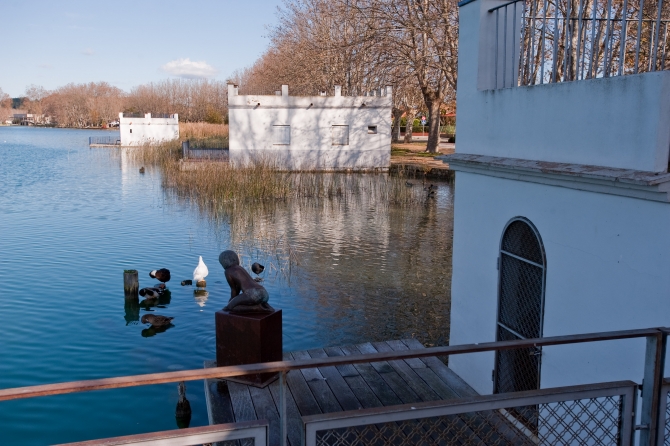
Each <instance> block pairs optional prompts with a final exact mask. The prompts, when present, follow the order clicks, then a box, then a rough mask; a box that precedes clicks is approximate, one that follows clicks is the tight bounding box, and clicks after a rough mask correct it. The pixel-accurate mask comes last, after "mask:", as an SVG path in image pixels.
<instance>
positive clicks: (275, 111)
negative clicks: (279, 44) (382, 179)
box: [228, 85, 391, 170]
mask: <svg viewBox="0 0 670 446" xmlns="http://www.w3.org/2000/svg"><path fill="white" fill-rule="evenodd" d="M277 93H278V94H276V95H238V88H237V86H235V85H228V108H229V112H228V113H229V123H230V127H229V128H230V159H231V161H232V162H239V163H244V162H246V161H248V160H250V159H259V158H264V159H268V160H270V161H272V162H276V163H278V164H279V165H280V166H281V167H283V168H286V169H288V170H349V169H351V170H366V169H388V167H389V163H390V157H391V87H386V89H385V90H383V91H378V92H376V93H374V94H371V95H370V96H357V97H347V96H342V95H341V87H337V86H336V87H335V95H334V96H326V95H325V94H323V95H321V96H289V94H288V86H287V85H283V86H282V90H281V92H279V91H278V92H277Z"/></svg>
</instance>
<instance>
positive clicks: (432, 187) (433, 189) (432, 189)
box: [423, 184, 437, 192]
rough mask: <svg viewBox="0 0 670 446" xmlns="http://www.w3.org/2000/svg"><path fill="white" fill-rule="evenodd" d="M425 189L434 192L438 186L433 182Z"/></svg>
mask: <svg viewBox="0 0 670 446" xmlns="http://www.w3.org/2000/svg"><path fill="white" fill-rule="evenodd" d="M423 190H425V191H426V192H434V191H436V190H437V186H435V185H434V184H431V185H429V186H426V187H424V188H423Z"/></svg>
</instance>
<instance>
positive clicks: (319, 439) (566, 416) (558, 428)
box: [305, 382, 635, 446]
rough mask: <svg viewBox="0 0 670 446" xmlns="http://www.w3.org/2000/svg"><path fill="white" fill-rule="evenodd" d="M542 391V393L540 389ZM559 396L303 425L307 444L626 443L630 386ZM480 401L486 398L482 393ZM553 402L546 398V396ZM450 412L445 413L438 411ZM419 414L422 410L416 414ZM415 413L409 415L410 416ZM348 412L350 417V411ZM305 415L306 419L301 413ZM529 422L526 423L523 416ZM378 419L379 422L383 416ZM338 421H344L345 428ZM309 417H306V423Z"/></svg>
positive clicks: (582, 389)
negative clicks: (312, 426)
mask: <svg viewBox="0 0 670 446" xmlns="http://www.w3.org/2000/svg"><path fill="white" fill-rule="evenodd" d="M542 392H544V394H543V393H542ZM561 392H562V393H563V392H564V393H563V394H562V395H560V396H559V395H558V394H555V395H551V396H549V394H548V393H547V391H535V392H534V395H532V394H533V392H523V393H519V394H518V395H519V397H518V398H509V397H508V398H505V399H503V398H498V399H497V400H495V396H494V397H488V401H487V403H488V406H489V407H494V409H493V410H481V409H478V407H477V404H476V403H464V404H455V405H451V406H445V407H443V408H440V407H437V406H435V405H433V407H431V408H430V409H429V410H428V411H423V410H422V409H423V408H421V407H410V408H407V409H408V410H407V412H406V418H405V419H399V418H402V416H401V414H400V413H399V412H396V413H394V415H395V418H396V420H394V421H387V422H381V423H379V422H377V423H375V422H374V421H376V420H375V418H374V416H371V415H369V414H365V415H362V416H361V417H360V418H361V422H360V424H357V423H356V422H352V421H351V420H345V419H344V418H343V417H341V418H340V420H337V421H334V422H333V421H330V425H326V424H324V423H322V424H321V429H319V428H318V427H317V428H315V429H312V430H310V429H307V431H306V434H305V437H306V444H308V445H310V444H315V445H318V446H326V445H345V446H358V445H387V444H393V445H452V444H460V445H475V444H478V445H492V446H501V445H528V446H535V445H574V444H588V445H613V444H616V445H626V444H630V441H631V432H632V417H631V416H630V415H631V414H632V405H633V398H634V395H635V385H634V383H632V382H625V383H623V382H619V383H611V386H609V388H600V389H595V388H588V386H579V389H577V387H574V388H564V389H563V390H562V391H561ZM481 398H482V399H485V398H486V397H481ZM552 399H553V400H554V401H551V400H552ZM440 410H442V411H449V412H452V413H450V414H448V415H447V414H438V412H440ZM419 412H422V413H423V415H425V416H421V415H420V414H419ZM413 413H414V414H416V415H412V414H413ZM352 416H355V414H354V413H352ZM305 418H309V417H305ZM531 419H532V420H533V422H532V423H529V422H528V420H531ZM382 421H383V420H382ZM338 422H339V424H344V423H348V424H349V425H347V426H345V427H339V426H338ZM309 423H310V420H309V419H308V420H306V425H309Z"/></svg>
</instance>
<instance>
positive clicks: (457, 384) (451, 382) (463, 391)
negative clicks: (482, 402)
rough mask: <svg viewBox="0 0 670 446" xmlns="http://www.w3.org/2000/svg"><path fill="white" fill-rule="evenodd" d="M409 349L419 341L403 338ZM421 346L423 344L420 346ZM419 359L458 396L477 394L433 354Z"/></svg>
mask: <svg viewBox="0 0 670 446" xmlns="http://www.w3.org/2000/svg"><path fill="white" fill-rule="evenodd" d="M402 342H403V343H404V344H405V345H407V347H409V348H410V349H416V348H417V344H418V345H421V343H420V342H419V341H418V340H416V339H403V341H402ZM422 347H423V346H422ZM421 360H422V361H423V362H424V363H425V364H426V365H427V366H428V367H429V368H430V369H431V370H432V371H433V372H435V374H436V375H437V376H439V377H440V379H442V381H444V382H445V383H446V384H447V385H448V386H449V387H450V388H451V389H452V390H453V391H454V392H455V393H456V394H457V395H458V396H460V397H462V398H465V397H468V396H476V395H479V394H478V393H477V392H476V391H475V389H473V388H472V387H470V386H469V385H468V383H466V382H465V381H464V380H463V378H461V377H460V376H458V375H457V374H456V372H454V371H453V370H451V369H450V368H449V367H447V366H446V364H444V363H443V362H442V361H440V360H439V359H438V358H436V357H435V356H429V357H426V358H421Z"/></svg>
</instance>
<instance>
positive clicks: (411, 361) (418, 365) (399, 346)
mask: <svg viewBox="0 0 670 446" xmlns="http://www.w3.org/2000/svg"><path fill="white" fill-rule="evenodd" d="M386 344H388V346H389V347H391V351H394V352H400V351H405V350H420V349H418V348H416V349H410V348H409V347H407V345H405V344H403V342H402V341H399V340H393V341H386ZM373 345H374V343H373ZM424 348H426V347H424V346H423V345H421V349H424ZM377 351H382V350H379V349H377ZM386 351H388V350H386ZM405 362H406V363H407V365H408V366H410V367H411V368H413V369H425V368H426V364H424V363H423V362H422V361H421V359H419V358H408V359H405Z"/></svg>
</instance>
